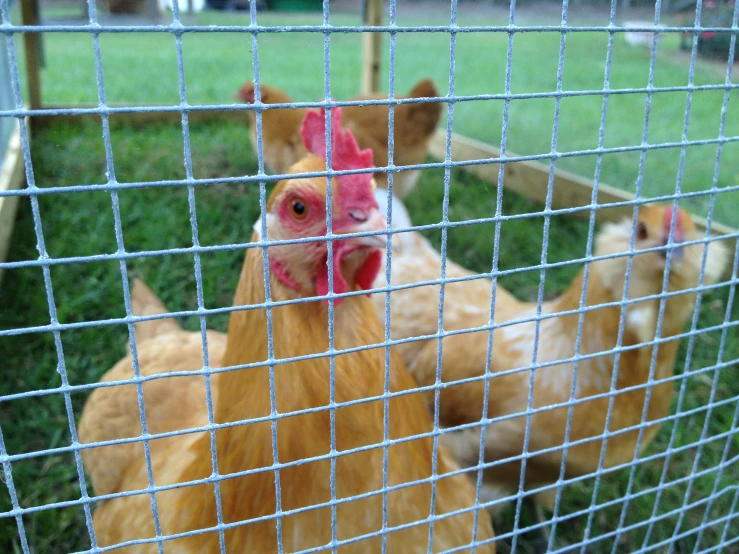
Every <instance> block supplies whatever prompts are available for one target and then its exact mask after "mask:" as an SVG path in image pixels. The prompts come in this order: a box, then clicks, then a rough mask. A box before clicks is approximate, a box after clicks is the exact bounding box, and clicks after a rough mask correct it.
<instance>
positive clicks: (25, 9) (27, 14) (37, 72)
mask: <svg viewBox="0 0 739 554" xmlns="http://www.w3.org/2000/svg"><path fill="white" fill-rule="evenodd" d="M21 18H22V21H23V25H38V24H39V17H38V0H21ZM23 44H24V46H25V49H26V79H27V81H28V99H29V101H30V105H31V109H32V110H38V109H39V108H41V68H40V65H39V54H40V44H41V35H40V33H23Z"/></svg>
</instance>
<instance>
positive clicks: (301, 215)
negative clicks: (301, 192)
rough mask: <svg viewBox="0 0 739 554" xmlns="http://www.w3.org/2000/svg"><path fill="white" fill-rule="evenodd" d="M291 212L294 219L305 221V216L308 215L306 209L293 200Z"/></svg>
mask: <svg viewBox="0 0 739 554" xmlns="http://www.w3.org/2000/svg"><path fill="white" fill-rule="evenodd" d="M292 210H293V217H295V219H305V216H306V215H308V208H307V207H306V206H305V204H303V203H302V202H301V201H300V200H293V203H292Z"/></svg>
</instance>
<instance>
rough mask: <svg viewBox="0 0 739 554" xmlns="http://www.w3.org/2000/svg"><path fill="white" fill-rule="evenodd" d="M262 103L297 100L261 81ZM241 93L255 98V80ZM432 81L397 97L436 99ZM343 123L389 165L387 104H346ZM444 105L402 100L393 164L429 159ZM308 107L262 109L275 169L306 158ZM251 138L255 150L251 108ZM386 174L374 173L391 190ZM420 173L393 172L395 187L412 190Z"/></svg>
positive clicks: (269, 162)
mask: <svg viewBox="0 0 739 554" xmlns="http://www.w3.org/2000/svg"><path fill="white" fill-rule="evenodd" d="M260 93H261V97H262V102H263V103H265V104H283V103H289V102H292V101H293V100H291V99H290V97H289V96H287V94H285V93H284V92H283V91H281V90H280V89H278V88H276V87H271V86H269V85H264V84H260ZM237 96H238V98H240V99H241V100H242V101H243V102H245V103H247V104H253V103H254V83H252V82H248V83H246V84H245V85H244V86H243V87H242V88H241V90H239V92H238V93H237ZM438 96H439V93H438V91H437V90H436V87H435V86H434V83H433V82H432V81H431V80H430V79H423V80H422V81H420V82H419V83H418V84H416V86H415V87H413V89H412V90H411V91H410V93H409V94H408V96H406V97H401V96H398V97H396V98H398V99H401V98H437V97H438ZM379 99H387V95H386V94H384V95H383V94H369V95H360V96H355V97H354V98H352V100H379ZM343 110H344V120H345V123H344V124H345V126H346V127H347V128H348V129H349V130H351V131H352V133H353V134H354V136H355V137H356V139H357V142H358V143H359V146H360V147H361V148H371V149H372V152H373V154H374V164H375V166H377V167H387V165H388V113H389V109H388V106H387V105H377V104H375V105H368V106H347V107H345V108H343ZM441 110H442V105H441V103H439V102H425V103H414V104H398V105H396V106H395V112H394V137H395V142H394V150H393V163H394V165H395V166H406V165H417V164H422V163H424V161H425V160H426V155H427V153H428V148H429V142H430V141H431V137H432V136H433V134H434V131H435V130H436V127H437V126H438V125H439V120H440V119H441ZM305 111H306V110H305V108H284V109H274V110H264V111H263V112H262V139H263V140H262V145H263V150H264V163H265V165H266V167H267V169H268V170H269V171H270V172H271V173H275V174H281V173H285V172H286V171H287V170H288V168H289V167H290V166H291V165H292V164H293V163H295V162H296V161H298V160H299V159H300V158H302V157H303V156H304V155H305V153H306V151H305V148H304V146H303V143H302V141H301V139H300V123H301V121H302V119H303V116H304V115H305ZM249 118H250V121H251V125H250V137H251V141H252V146H253V147H254V151H255V152H256V151H257V132H256V114H255V112H253V111H250V112H249ZM387 175H388V174H387V173H384V172H380V173H375V180H376V181H377V184H378V185H379V186H380V187H382V188H385V189H387V186H388V178H387ZM419 176H420V171H419V170H417V169H413V170H406V171H400V172H397V173H395V176H394V177H393V191H394V194H395V195H397V196H398V197H399V198H404V197H405V196H406V195H408V193H409V192H410V191H411V190H413V188H414V187H415V186H416V182H417V181H418V177H419Z"/></svg>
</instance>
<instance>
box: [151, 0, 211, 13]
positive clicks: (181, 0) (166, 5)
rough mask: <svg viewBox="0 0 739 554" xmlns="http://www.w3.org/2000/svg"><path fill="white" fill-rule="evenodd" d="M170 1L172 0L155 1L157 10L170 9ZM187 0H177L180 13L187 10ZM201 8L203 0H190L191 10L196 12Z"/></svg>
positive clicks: (203, 4)
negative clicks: (157, 5) (157, 6)
mask: <svg viewBox="0 0 739 554" xmlns="http://www.w3.org/2000/svg"><path fill="white" fill-rule="evenodd" d="M172 1H173V0H157V3H158V4H159V11H160V12H163V11H165V10H167V9H168V10H170V11H171V10H172ZM187 4H188V0H178V2H177V5H178V6H179V8H180V13H187V10H188V5H187ZM203 8H205V0H192V10H193V11H194V12H195V13H197V12H201V11H203Z"/></svg>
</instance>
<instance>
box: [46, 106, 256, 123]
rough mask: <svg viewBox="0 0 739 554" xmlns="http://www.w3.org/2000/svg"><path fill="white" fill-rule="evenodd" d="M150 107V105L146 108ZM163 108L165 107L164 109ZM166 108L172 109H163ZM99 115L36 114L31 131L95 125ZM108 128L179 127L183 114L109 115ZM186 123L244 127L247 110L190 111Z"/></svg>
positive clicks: (67, 108) (81, 107) (156, 112)
mask: <svg viewBox="0 0 739 554" xmlns="http://www.w3.org/2000/svg"><path fill="white" fill-rule="evenodd" d="M97 107H98V106H94V105H92V104H80V105H76V106H67V105H64V106H54V105H51V106H44V109H49V110H58V109H61V110H69V109H90V108H97ZM109 107H130V106H129V105H125V106H124V105H116V104H110V105H109ZM146 107H147V108H151V107H152V106H146ZM163 107H164V106H163ZM166 107H167V108H169V107H171V106H166ZM100 117H101V116H100V115H98V114H81V115H71V114H65V115H37V116H33V117H32V118H31V125H32V128H39V127H47V126H49V125H56V124H59V123H60V122H65V123H68V124H80V123H98V124H100ZM108 119H109V121H110V123H111V125H131V126H135V127H136V126H142V125H152V124H155V123H169V124H172V125H180V124H181V123H182V114H181V113H180V112H171V111H161V112H158V111H154V112H138V113H136V112H131V113H117V114H111V115H110V116H109V118H108ZM188 121H189V122H190V123H210V122H214V121H243V122H244V125H247V124H248V122H249V115H248V112H247V110H238V111H227V110H208V111H192V112H189V116H188Z"/></svg>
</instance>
